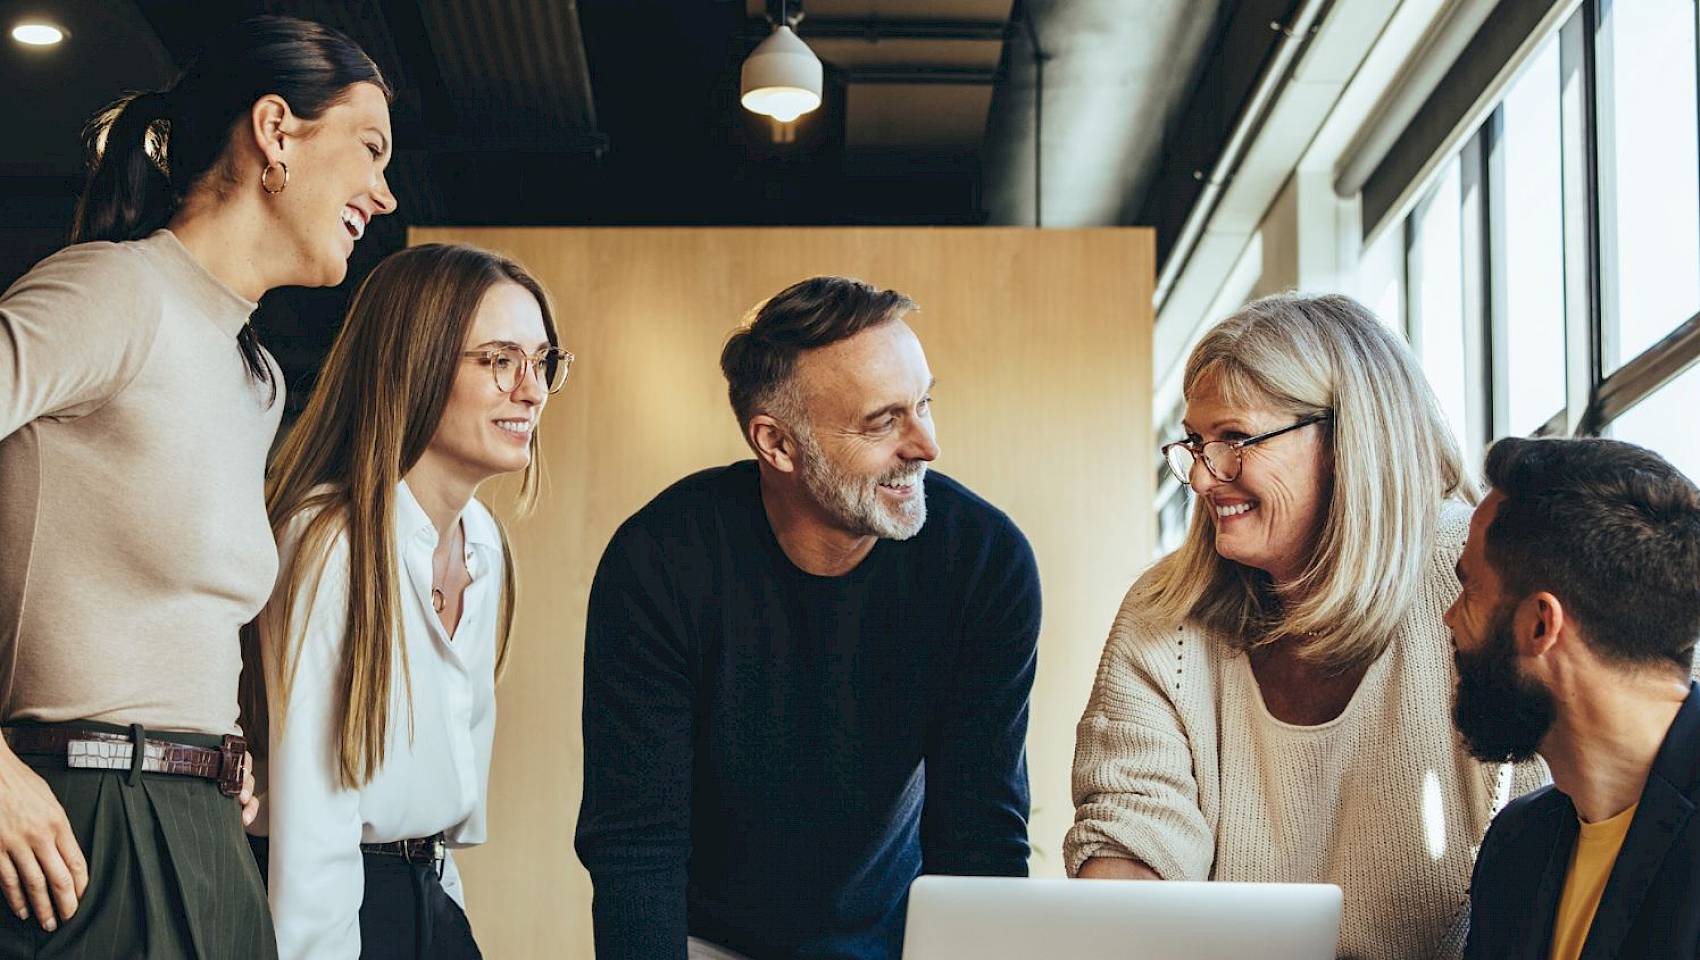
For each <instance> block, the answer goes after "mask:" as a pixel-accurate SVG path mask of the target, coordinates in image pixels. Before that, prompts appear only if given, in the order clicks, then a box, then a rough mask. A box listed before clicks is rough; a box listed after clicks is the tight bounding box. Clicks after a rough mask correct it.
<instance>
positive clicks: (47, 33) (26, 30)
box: [12, 23, 65, 47]
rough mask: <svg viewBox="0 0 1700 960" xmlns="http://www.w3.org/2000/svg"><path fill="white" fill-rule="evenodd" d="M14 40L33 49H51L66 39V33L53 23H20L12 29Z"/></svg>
mask: <svg viewBox="0 0 1700 960" xmlns="http://www.w3.org/2000/svg"><path fill="white" fill-rule="evenodd" d="M12 39H13V40H16V41H18V42H19V43H23V44H28V45H29V46H32V47H51V46H53V45H54V44H56V43H58V42H59V41H61V40H63V39H65V31H64V30H61V29H59V28H58V27H56V26H54V25H53V24H51V23H20V24H18V25H17V26H15V27H13V28H12Z"/></svg>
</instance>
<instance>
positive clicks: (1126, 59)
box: [983, 0, 1222, 227]
mask: <svg viewBox="0 0 1700 960" xmlns="http://www.w3.org/2000/svg"><path fill="white" fill-rule="evenodd" d="M1221 6H1222V4H1221V3H1220V0H1147V2H1143V3H1139V4H1129V3H1127V2H1125V0H1067V2H1064V0H1021V2H1020V3H1018V4H1017V7H1016V10H1015V12H1014V13H1013V14H1012V17H1011V19H1012V25H1011V29H1010V34H1009V41H1008V44H1007V45H1006V47H1005V50H1004V73H1003V79H1002V81H1001V82H1000V83H999V84H998V86H997V90H996V92H995V93H994V94H993V97H992V108H991V112H990V116H989V118H988V121H987V128H986V140H985V147H984V154H983V158H984V160H983V162H984V170H985V198H984V200H985V206H986V210H987V212H988V214H989V222H990V223H993V224H1012V225H1022V224H1026V225H1031V224H1034V223H1035V222H1037V220H1038V218H1039V216H1041V215H1042V219H1043V224H1042V225H1043V226H1047V227H1087V226H1105V225H1111V224H1123V223H1132V222H1134V221H1135V217H1136V216H1137V214H1138V212H1139V210H1140V208H1141V206H1142V204H1143V201H1144V197H1145V192H1146V190H1147V189H1148V186H1149V184H1150V182H1151V177H1152V174H1153V172H1154V170H1155V168H1156V165H1157V163H1158V161H1159V158H1160V156H1161V150H1162V146H1163V139H1164V133H1165V132H1166V131H1167V130H1169V129H1170V127H1171V125H1172V123H1173V121H1174V120H1175V114H1176V111H1177V110H1178V109H1179V108H1180V106H1181V105H1182V104H1184V103H1185V102H1186V99H1187V94H1188V92H1189V90H1190V89H1191V87H1192V85H1193V81H1194V76H1195V74H1196V71H1197V65H1198V63H1199V60H1200V58H1201V55H1202V53H1203V52H1204V48H1205V45H1206V44H1207V43H1208V42H1209V40H1210V39H1211V37H1212V35H1213V34H1214V33H1215V28H1216V26H1217V23H1218V12H1219V8H1220V7H1221ZM1023 18H1025V19H1024V22H1016V21H1019V20H1023ZM1035 39H1037V41H1038V43H1039V46H1040V49H1041V50H1042V52H1043V56H1044V65H1043V87H1044V102H1043V129H1042V130H1040V129H1038V125H1037V124H1036V122H1035V121H1036V114H1037V112H1038V111H1036V109H1035V107H1036V95H1037V92H1038V87H1039V79H1040V72H1041V71H1040V67H1039V65H1038V64H1037V63H1036V62H1035V57H1034V46H1033V41H1034V40H1035ZM1036 144H1037V146H1038V148H1039V150H1040V151H1041V152H1040V153H1038V155H1037V156H1036V153H1035V145H1036ZM1036 166H1037V167H1038V168H1039V169H1040V170H1042V173H1043V179H1042V182H1041V183H1038V184H1037V187H1038V190H1037V191H1036V190H1035V186H1036V184H1035V167H1036Z"/></svg>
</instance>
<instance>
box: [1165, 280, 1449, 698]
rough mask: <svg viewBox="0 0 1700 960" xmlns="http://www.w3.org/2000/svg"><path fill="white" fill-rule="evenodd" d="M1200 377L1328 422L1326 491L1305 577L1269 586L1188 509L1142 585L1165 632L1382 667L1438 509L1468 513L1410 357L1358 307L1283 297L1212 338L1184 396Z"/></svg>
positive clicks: (1199, 353)
mask: <svg viewBox="0 0 1700 960" xmlns="http://www.w3.org/2000/svg"><path fill="white" fill-rule="evenodd" d="M1206 378H1208V379H1209V381H1210V384H1211V386H1213V387H1214V388H1215V389H1217V390H1219V391H1220V395H1221V397H1222V399H1223V401H1224V402H1226V403H1228V404H1230V405H1234V406H1250V405H1256V404H1260V403H1267V404H1269V405H1271V406H1274V407H1276V408H1277V409H1280V410H1282V411H1283V412H1288V413H1291V414H1293V415H1294V416H1295V417H1304V416H1310V415H1314V414H1318V413H1322V412H1324V411H1332V412H1333V420H1332V422H1331V423H1330V424H1328V426H1329V427H1331V429H1330V430H1329V433H1328V436H1329V441H1328V443H1329V447H1330V452H1329V458H1330V461H1331V464H1332V493H1331V494H1330V502H1329V504H1328V511H1327V515H1326V517H1325V519H1324V520H1323V526H1322V531H1321V533H1320V535H1319V536H1318V538H1317V544H1316V548H1315V552H1314V553H1313V555H1312V556H1311V557H1310V558H1309V560H1308V561H1307V563H1306V565H1305V568H1304V571H1303V573H1301V574H1300V575H1299V577H1298V578H1297V579H1295V580H1294V581H1292V582H1291V583H1283V584H1280V585H1276V584H1274V583H1272V582H1271V580H1270V578H1269V576H1268V575H1267V574H1265V573H1263V572H1262V571H1260V570H1254V569H1252V568H1250V567H1246V566H1244V565H1241V564H1238V563H1235V562H1233V561H1232V560H1228V559H1226V558H1224V557H1223V556H1222V555H1221V554H1219V553H1217V552H1216V547H1215V525H1214V523H1213V522H1212V520H1211V518H1210V517H1209V516H1208V515H1207V514H1208V511H1206V510H1202V509H1195V510H1194V511H1193V518H1192V524H1191V527H1190V529H1189V530H1188V531H1187V535H1186V540H1185V542H1183V543H1182V544H1181V546H1180V547H1179V548H1178V549H1176V550H1175V551H1174V552H1173V553H1171V554H1169V555H1168V556H1166V557H1164V558H1163V559H1162V560H1159V561H1158V562H1157V564H1156V565H1155V566H1154V567H1152V569H1151V570H1150V571H1149V572H1148V573H1147V574H1146V575H1145V576H1144V577H1142V578H1141V579H1140V582H1139V583H1138V584H1137V585H1135V587H1134V595H1135V599H1136V601H1137V602H1140V604H1141V605H1142V606H1143V608H1144V609H1145V610H1147V611H1148V613H1149V615H1151V616H1153V617H1154V618H1156V619H1157V620H1158V621H1159V622H1163V623H1170V624H1180V623H1184V622H1189V621H1190V622H1193V623H1196V624H1198V625H1200V626H1203V627H1205V628H1207V629H1210V630H1212V631H1214V632H1216V633H1218V634H1220V635H1221V636H1223V637H1225V638H1226V639H1228V641H1229V642H1231V643H1234V644H1237V645H1239V646H1241V647H1242V648H1247V649H1249V648H1251V647H1255V646H1258V645H1260V644H1263V643H1268V642H1272V641H1274V640H1278V639H1280V638H1283V637H1304V638H1306V642H1305V643H1304V644H1303V646H1302V654H1303V656H1304V657H1306V658H1307V659H1308V660H1310V661H1311V662H1313V663H1317V664H1319V665H1322V666H1325V667H1328V668H1334V669H1341V670H1344V669H1348V668H1350V667H1353V666H1361V665H1363V664H1366V663H1369V662H1371V661H1373V660H1375V659H1376V658H1377V657H1379V656H1380V655H1381V653H1382V651H1383V650H1385V649H1386V647H1387V643H1388V642H1389V641H1390V640H1391V639H1392V636H1393V632H1394V630H1395V629H1396V628H1397V626H1398V625H1399V622H1400V621H1401V620H1402V619H1403V618H1404V616H1405V614H1406V612H1407V611H1409V609H1410V607H1411V604H1412V603H1413V602H1414V601H1415V599H1416V596H1417V591H1418V589H1419V588H1420V584H1421V580H1422V576H1423V570H1424V567H1425V566H1426V565H1427V564H1428V563H1429V562H1430V560H1431V556H1432V554H1433V551H1434V549H1435V537H1436V534H1435V528H1436V525H1437V523H1438V515H1439V511H1440V506H1441V504H1442V502H1443V501H1444V500H1445V499H1446V498H1448V497H1457V498H1460V499H1463V500H1465V501H1467V502H1470V503H1474V502H1475V500H1476V497H1477V490H1476V485H1475V481H1474V480H1473V479H1472V478H1471V477H1470V475H1469V473H1468V472H1467V471H1466V469H1465V467H1464V459H1463V456H1462V455H1461V454H1460V453H1459V450H1458V443H1457V441H1456V440H1455V439H1454V438H1453V436H1452V431H1451V430H1450V429H1449V428H1448V427H1447V424H1446V421H1445V419H1444V418H1443V417H1442V415H1441V412H1440V404H1439V403H1438V402H1437V401H1436V400H1435V397H1434V392H1433V391H1432V390H1431V389H1430V388H1429V385H1428V381H1427V380H1426V379H1424V377H1423V375H1422V371H1421V370H1419V369H1418V367H1417V363H1416V360H1415V359H1414V358H1413V357H1412V356H1411V352H1410V350H1408V349H1407V348H1406V347H1405V345H1404V344H1403V343H1401V342H1400V341H1399V339H1398V338H1397V337H1395V336H1394V335H1393V334H1392V333H1391V332H1389V331H1388V329H1387V328H1386V327H1385V326H1383V325H1382V324H1381V323H1380V322H1379V321H1377V320H1376V319H1375V317H1374V316H1373V315H1372V314H1371V313H1370V312H1369V311H1368V310H1367V309H1365V308H1364V307H1363V306H1362V305H1361V304H1359V303H1358V302H1357V301H1355V300H1353V299H1351V298H1350V297H1344V296H1321V297H1302V296H1297V295H1292V294H1279V295H1276V296H1272V297H1265V298H1263V299H1261V300H1256V301H1253V302H1251V303H1248V304H1246V305H1245V306H1244V307H1242V308H1240V310H1239V311H1238V312H1237V313H1235V314H1234V315H1233V316H1230V317H1228V318H1227V319H1226V320H1223V321H1222V322H1221V323H1219V324H1217V325H1216V326H1215V327H1214V328H1213V329H1211V330H1210V331H1209V332H1208V333H1206V334H1205V336H1204V339H1203V340H1202V341H1200V343H1199V344H1198V346H1197V347H1195V348H1194V349H1193V351H1192V355H1191V356H1190V357H1188V359H1187V365H1186V373H1185V377H1184V379H1183V387H1182V389H1183V391H1184V393H1185V394H1186V395H1187V396H1191V395H1193V392H1194V390H1195V388H1196V387H1197V386H1198V385H1199V384H1200V383H1201V382H1203V381H1204V380H1205V379H1206Z"/></svg>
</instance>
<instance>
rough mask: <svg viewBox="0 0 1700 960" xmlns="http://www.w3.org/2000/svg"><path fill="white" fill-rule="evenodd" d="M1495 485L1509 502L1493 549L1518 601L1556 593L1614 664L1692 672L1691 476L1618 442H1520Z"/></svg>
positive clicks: (1491, 530) (1698, 560) (1697, 542)
mask: <svg viewBox="0 0 1700 960" xmlns="http://www.w3.org/2000/svg"><path fill="white" fill-rule="evenodd" d="M1487 479H1488V482H1489V483H1490V484H1492V486H1493V488H1494V489H1495V490H1498V491H1499V492H1500V493H1501V494H1502V495H1503V496H1504V500H1502V501H1501V502H1500V505H1499V511H1498V513H1497V514H1496V515H1495V516H1494V519H1493V523H1491V524H1490V525H1489V526H1488V528H1487V534H1486V537H1485V539H1484V546H1485V547H1486V556H1487V559H1488V562H1489V563H1491V564H1492V565H1493V568H1494V571H1495V572H1496V573H1497V574H1498V575H1499V578H1500V581H1501V582H1502V583H1503V584H1504V585H1505V593H1506V594H1507V595H1508V596H1512V597H1524V596H1528V595H1529V594H1531V593H1534V592H1536V591H1547V592H1549V593H1551V594H1552V595H1553V596H1555V597H1557V598H1558V599H1559V600H1560V601H1561V602H1562V603H1563V604H1564V605H1565V607H1566V608H1567V609H1568V610H1569V611H1570V612H1571V613H1572V615H1573V616H1575V618H1576V620H1577V621H1578V623H1579V624H1580V626H1581V628H1582V629H1581V633H1582V635H1583V636H1584V637H1585V638H1586V640H1587V642H1588V644H1589V646H1591V647H1592V648H1593V649H1594V650H1595V651H1596V652H1597V653H1598V654H1599V655H1600V656H1601V657H1602V658H1604V659H1606V660H1609V661H1613V662H1616V663H1619V664H1625V665H1631V664H1634V665H1659V664H1674V665H1676V666H1678V667H1680V668H1681V669H1682V671H1683V672H1684V673H1685V674H1686V673H1687V672H1688V671H1689V670H1690V669H1691V665H1692V662H1693V659H1694V641H1695V637H1696V634H1700V490H1696V489H1695V486H1694V484H1693V483H1692V482H1691V481H1690V480H1689V479H1688V478H1687V477H1685V476H1683V475H1682V472H1681V471H1679V470H1677V469H1676V468H1675V467H1673V466H1671V465H1670V464H1669V463H1668V462H1666V461H1665V459H1664V458H1663V457H1660V456H1659V455H1658V454H1656V453H1653V452H1652V451H1651V450H1646V449H1643V448H1641V447H1638V446H1635V445H1634V444H1630V443H1623V442H1621V441H1617V440H1604V439H1598V438H1582V439H1556V438H1555V439H1541V440H1529V439H1523V438H1519V437H1510V438H1507V439H1504V440H1501V441H1499V442H1498V443H1496V444H1494V445H1493V447H1492V449H1490V450H1488V454H1487Z"/></svg>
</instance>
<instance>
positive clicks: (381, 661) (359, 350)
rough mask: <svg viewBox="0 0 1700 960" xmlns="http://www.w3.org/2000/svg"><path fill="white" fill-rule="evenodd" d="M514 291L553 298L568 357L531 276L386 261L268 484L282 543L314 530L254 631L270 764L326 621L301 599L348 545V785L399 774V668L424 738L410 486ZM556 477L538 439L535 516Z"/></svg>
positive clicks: (344, 710)
mask: <svg viewBox="0 0 1700 960" xmlns="http://www.w3.org/2000/svg"><path fill="white" fill-rule="evenodd" d="M500 283H516V284H519V285H520V286H521V287H524V288H525V289H526V290H527V291H529V292H530V293H531V295H532V296H534V297H536V298H537V303H538V306H539V307H540V308H541V310H542V313H543V325H544V329H545V330H546V332H547V333H548V337H549V342H550V344H551V345H557V335H556V331H555V321H554V317H553V315H552V314H551V312H550V309H549V301H548V297H547V296H546V295H545V294H544V292H543V287H542V285H541V284H539V283H538V282H537V281H536V280H535V279H534V278H533V277H532V276H531V275H530V274H529V273H527V272H526V271H525V269H524V268H523V267H521V266H520V265H519V264H517V263H514V262H513V261H511V260H508V259H506V258H505V257H501V256H498V255H497V254H494V253H491V252H489V251H486V250H480V249H477V248H475V247H467V246H459V245H450V244H426V245H423V246H418V247H412V248H409V249H406V250H402V251H400V252H398V253H395V254H392V255H391V256H389V257H388V258H386V259H385V260H384V261H383V262H382V263H380V264H378V266H377V267H375V268H374V269H373V270H372V272H371V273H370V274H369V275H368V276H367V277H366V279H365V281H364V282H362V283H361V284H360V288H359V290H357V291H356V292H355V294H354V300H353V302H352V303H351V304H350V305H349V310H348V318H347V320H346V321H345V322H344V323H343V326H342V330H341V332H340V333H339V334H338V335H337V338H336V342H335V343H334V344H333V345H332V346H331V350H330V354H329V355H328V356H327V357H326V359H325V364H324V367H323V369H322V370H321V371H320V373H319V379H318V382H317V384H316V385H315V387H314V389H313V394H312V397H311V398H310V399H309V400H308V402H307V408H306V410H305V411H303V412H302V414H301V418H300V420H299V421H297V423H296V424H295V426H294V428H293V429H292V430H291V431H290V433H289V436H288V437H287V438H286V439H285V440H284V442H283V445H282V446H281V447H280V448H279V450H278V453H277V456H276V458H275V459H274V460H273V462H272V466H271V469H270V471H269V473H268V476H267V479H266V511H267V514H268V515H269V517H270V519H271V525H272V532H273V534H274V535H278V534H282V533H283V531H284V528H285V527H286V526H288V525H289V524H290V522H291V521H292V520H294V519H295V518H297V517H301V516H306V517H308V519H307V520H306V521H305V529H304V530H302V531H301V537H300V540H299V543H298V545H297V547H296V549H295V551H294V552H293V554H292V555H291V556H290V558H289V559H288V561H287V562H286V564H285V566H284V568H283V569H282V570H280V571H279V584H280V587H281V588H282V589H279V590H277V591H274V593H273V595H272V602H271V603H269V604H268V605H267V606H266V608H265V609H264V610H262V611H261V613H260V616H259V617H258V618H257V619H256V620H255V622H254V623H252V624H249V626H248V627H247V628H246V629H245V630H244V631H243V689H242V704H243V729H244V730H245V731H247V732H248V733H249V736H250V738H251V739H254V740H255V741H256V742H257V745H258V746H259V748H260V749H261V751H262V753H263V749H264V742H265V739H266V736H267V734H268V733H269V730H270V728H271V727H273V726H276V728H277V729H279V730H281V729H282V725H283V723H284V719H285V717H286V715H287V710H288V704H289V695H290V691H291V689H292V687H293V685H294V681H295V671H296V668H297V667H298V666H299V664H300V658H301V648H300V645H301V639H302V638H301V634H302V633H303V628H304V625H305V624H306V622H307V620H308V617H309V616H310V615H311V610H297V609H295V600H296V598H297V597H298V596H301V595H302V588H303V587H304V586H306V587H308V588H309V589H310V590H312V589H316V584H317V580H318V577H319V576H321V575H322V574H323V572H324V568H325V564H326V560H327V558H328V555H329V553H330V548H331V546H332V544H333V543H335V542H336V540H337V538H338V537H339V536H346V538H347V541H348V591H347V596H348V607H347V611H346V614H345V617H346V619H345V629H344V647H343V662H342V665H341V675H340V676H339V677H338V678H337V680H336V684H337V691H338V694H339V696H338V698H337V699H338V702H339V706H340V715H339V717H338V721H339V724H340V734H339V736H338V756H337V761H338V769H339V771H340V777H341V780H342V782H343V784H344V785H345V786H349V787H356V786H359V785H361V784H364V783H366V782H368V781H369V780H371V778H372V776H373V775H374V774H375V773H376V772H377V771H378V769H379V768H380V767H381V766H382V765H383V761H384V747H385V742H386V736H387V734H388V731H389V723H390V694H391V686H390V685H391V677H392V675H393V671H394V668H395V666H396V663H397V662H398V661H399V665H400V670H401V675H402V678H403V681H404V689H405V690H407V703H408V713H409V729H410V730H411V726H412V703H413V701H412V692H411V689H410V686H409V684H410V679H409V678H410V674H409V671H408V664H407V647H406V645H405V644H404V643H402V642H401V639H402V638H401V636H400V631H399V623H400V616H399V614H398V610H399V609H400V608H399V606H398V604H399V602H400V600H399V597H400V594H399V590H398V586H397V582H396V573H395V557H394V533H393V529H394V527H393V521H394V515H395V494H396V487H397V485H398V484H399V483H400V482H401V479H402V477H404V476H405V475H406V474H407V472H408V471H409V470H410V469H412V467H413V465H414V464H415V463H417V462H418V461H419V458H420V456H421V455H423V454H424V452H425V449H426V446H427V445H428V444H429V443H430V441H431V437H432V436H433V435H434V434H435V433H436V430H437V425H438V423H439V422H440V421H441V420H442V416H443V409H444V407H445V406H446V404H447V402H448V397H449V391H450V389H451V388H452V387H453V385H454V379H455V376H456V374H457V372H458V371H459V369H460V367H461V352H462V351H463V350H465V349H466V346H465V341H466V337H467V335H468V332H469V331H470V329H471V327H472V321H473V318H474V315H475V314H476V313H477V311H478V305H479V303H480V301H482V300H483V298H484V294H485V293H486V292H487V291H488V290H489V289H490V288H491V287H493V286H495V285H497V284H500ZM540 469H541V467H540V463H539V459H538V436H537V433H536V431H533V433H532V435H531V462H530V463H529V464H528V465H527V466H526V469H525V474H524V480H523V482H522V483H521V486H520V495H519V501H520V510H521V511H522V512H524V511H526V510H529V509H530V508H531V506H532V505H533V504H534V503H535V500H536V496H537V488H538V484H539V472H540ZM320 487H324V488H325V489H316V488H320ZM498 526H499V524H498ZM502 561H503V562H502V566H503V574H504V576H503V580H502V583H503V597H502V608H501V613H500V616H499V618H498V621H497V636H496V642H497V656H496V670H497V673H498V675H499V674H500V673H501V671H502V669H503V667H505V666H506V663H507V654H508V638H509V634H510V633H511V632H512V628H513V613H514V603H515V597H516V591H517V587H516V585H515V582H514V565H513V554H512V552H511V551H510V550H509V548H508V541H507V534H506V532H505V531H503V533H502ZM306 595H307V596H312V593H311V592H308V593H306ZM267 661H269V662H270V663H272V664H274V665H276V667H277V670H278V673H277V676H276V678H275V679H276V681H277V684H276V692H277V695H278V696H277V702H276V703H275V704H271V705H270V709H268V705H267V698H266V690H265V684H264V679H263V669H264V666H263V665H264V663H266V662H267Z"/></svg>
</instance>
